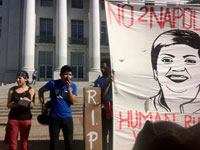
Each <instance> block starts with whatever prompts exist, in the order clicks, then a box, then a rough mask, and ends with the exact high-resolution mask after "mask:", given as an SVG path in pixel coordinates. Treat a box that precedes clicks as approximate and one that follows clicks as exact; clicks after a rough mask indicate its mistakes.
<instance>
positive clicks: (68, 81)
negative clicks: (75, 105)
mask: <svg viewBox="0 0 200 150" xmlns="http://www.w3.org/2000/svg"><path fill="white" fill-rule="evenodd" d="M65 85H66V87H67V89H69V88H70V87H71V80H69V79H67V80H65Z"/></svg>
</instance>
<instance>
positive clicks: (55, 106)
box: [38, 65, 77, 150]
mask: <svg viewBox="0 0 200 150" xmlns="http://www.w3.org/2000/svg"><path fill="white" fill-rule="evenodd" d="M60 77H61V79H58V80H51V81H49V82H48V83H47V84H45V85H44V86H43V87H41V88H40V89H39V91H38V95H39V100H40V102H41V104H42V112H44V111H45V110H46V109H47V108H46V106H45V105H44V92H46V91H50V97H51V106H50V123H49V134H50V150H56V149H58V141H59V133H60V129H62V132H63V136H64V142H65V149H66V150H72V142H73V120H72V113H71V105H72V104H74V103H75V102H76V95H77V87H76V85H75V84H74V83H72V82H71V79H72V69H71V67H70V66H68V65H65V66H63V67H62V68H61V71H60Z"/></svg>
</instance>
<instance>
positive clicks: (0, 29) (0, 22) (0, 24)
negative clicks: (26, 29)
mask: <svg viewBox="0 0 200 150" xmlns="http://www.w3.org/2000/svg"><path fill="white" fill-rule="evenodd" d="M1 31H2V17H0V37H1Z"/></svg>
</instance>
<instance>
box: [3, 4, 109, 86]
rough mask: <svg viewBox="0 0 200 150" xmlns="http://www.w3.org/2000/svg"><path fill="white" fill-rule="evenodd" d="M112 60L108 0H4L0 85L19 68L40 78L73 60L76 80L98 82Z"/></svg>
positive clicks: (56, 74)
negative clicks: (106, 62)
mask: <svg viewBox="0 0 200 150" xmlns="http://www.w3.org/2000/svg"><path fill="white" fill-rule="evenodd" d="M103 59H109V45H108V36H107V27H106V16H105V6H104V1H103V0H0V85H1V84H7V83H12V82H14V81H15V75H16V72H17V71H19V70H25V71H27V72H28V73H29V75H30V76H31V74H32V73H33V72H34V71H35V70H37V71H38V80H40V81H47V80H50V79H56V78H58V77H59V71H60V68H61V67H62V66H63V65H66V64H68V65H70V66H72V69H73V79H74V80H75V81H94V80H95V78H97V77H98V75H99V74H100V62H101V60H103Z"/></svg>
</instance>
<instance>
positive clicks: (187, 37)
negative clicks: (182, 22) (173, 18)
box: [151, 29, 200, 70]
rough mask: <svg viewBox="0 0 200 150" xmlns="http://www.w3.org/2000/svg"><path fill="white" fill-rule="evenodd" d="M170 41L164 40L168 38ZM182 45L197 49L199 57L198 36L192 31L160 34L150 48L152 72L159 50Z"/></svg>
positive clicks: (171, 31)
mask: <svg viewBox="0 0 200 150" xmlns="http://www.w3.org/2000/svg"><path fill="white" fill-rule="evenodd" d="M169 36H170V41H168V40H166V41H165V39H166V38H169ZM177 44H184V45H188V46H190V47H192V48H194V49H198V55H199V57H200V36H199V35H198V34H197V33H195V32H194V31H190V30H179V29H175V30H169V31H166V32H163V33H162V34H160V35H159V36H158V37H157V38H156V39H155V40H154V42H153V45H152V48H151V62H152V68H153V70H154V69H155V70H157V59H158V55H159V53H160V50H161V48H163V47H168V46H171V45H177Z"/></svg>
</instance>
